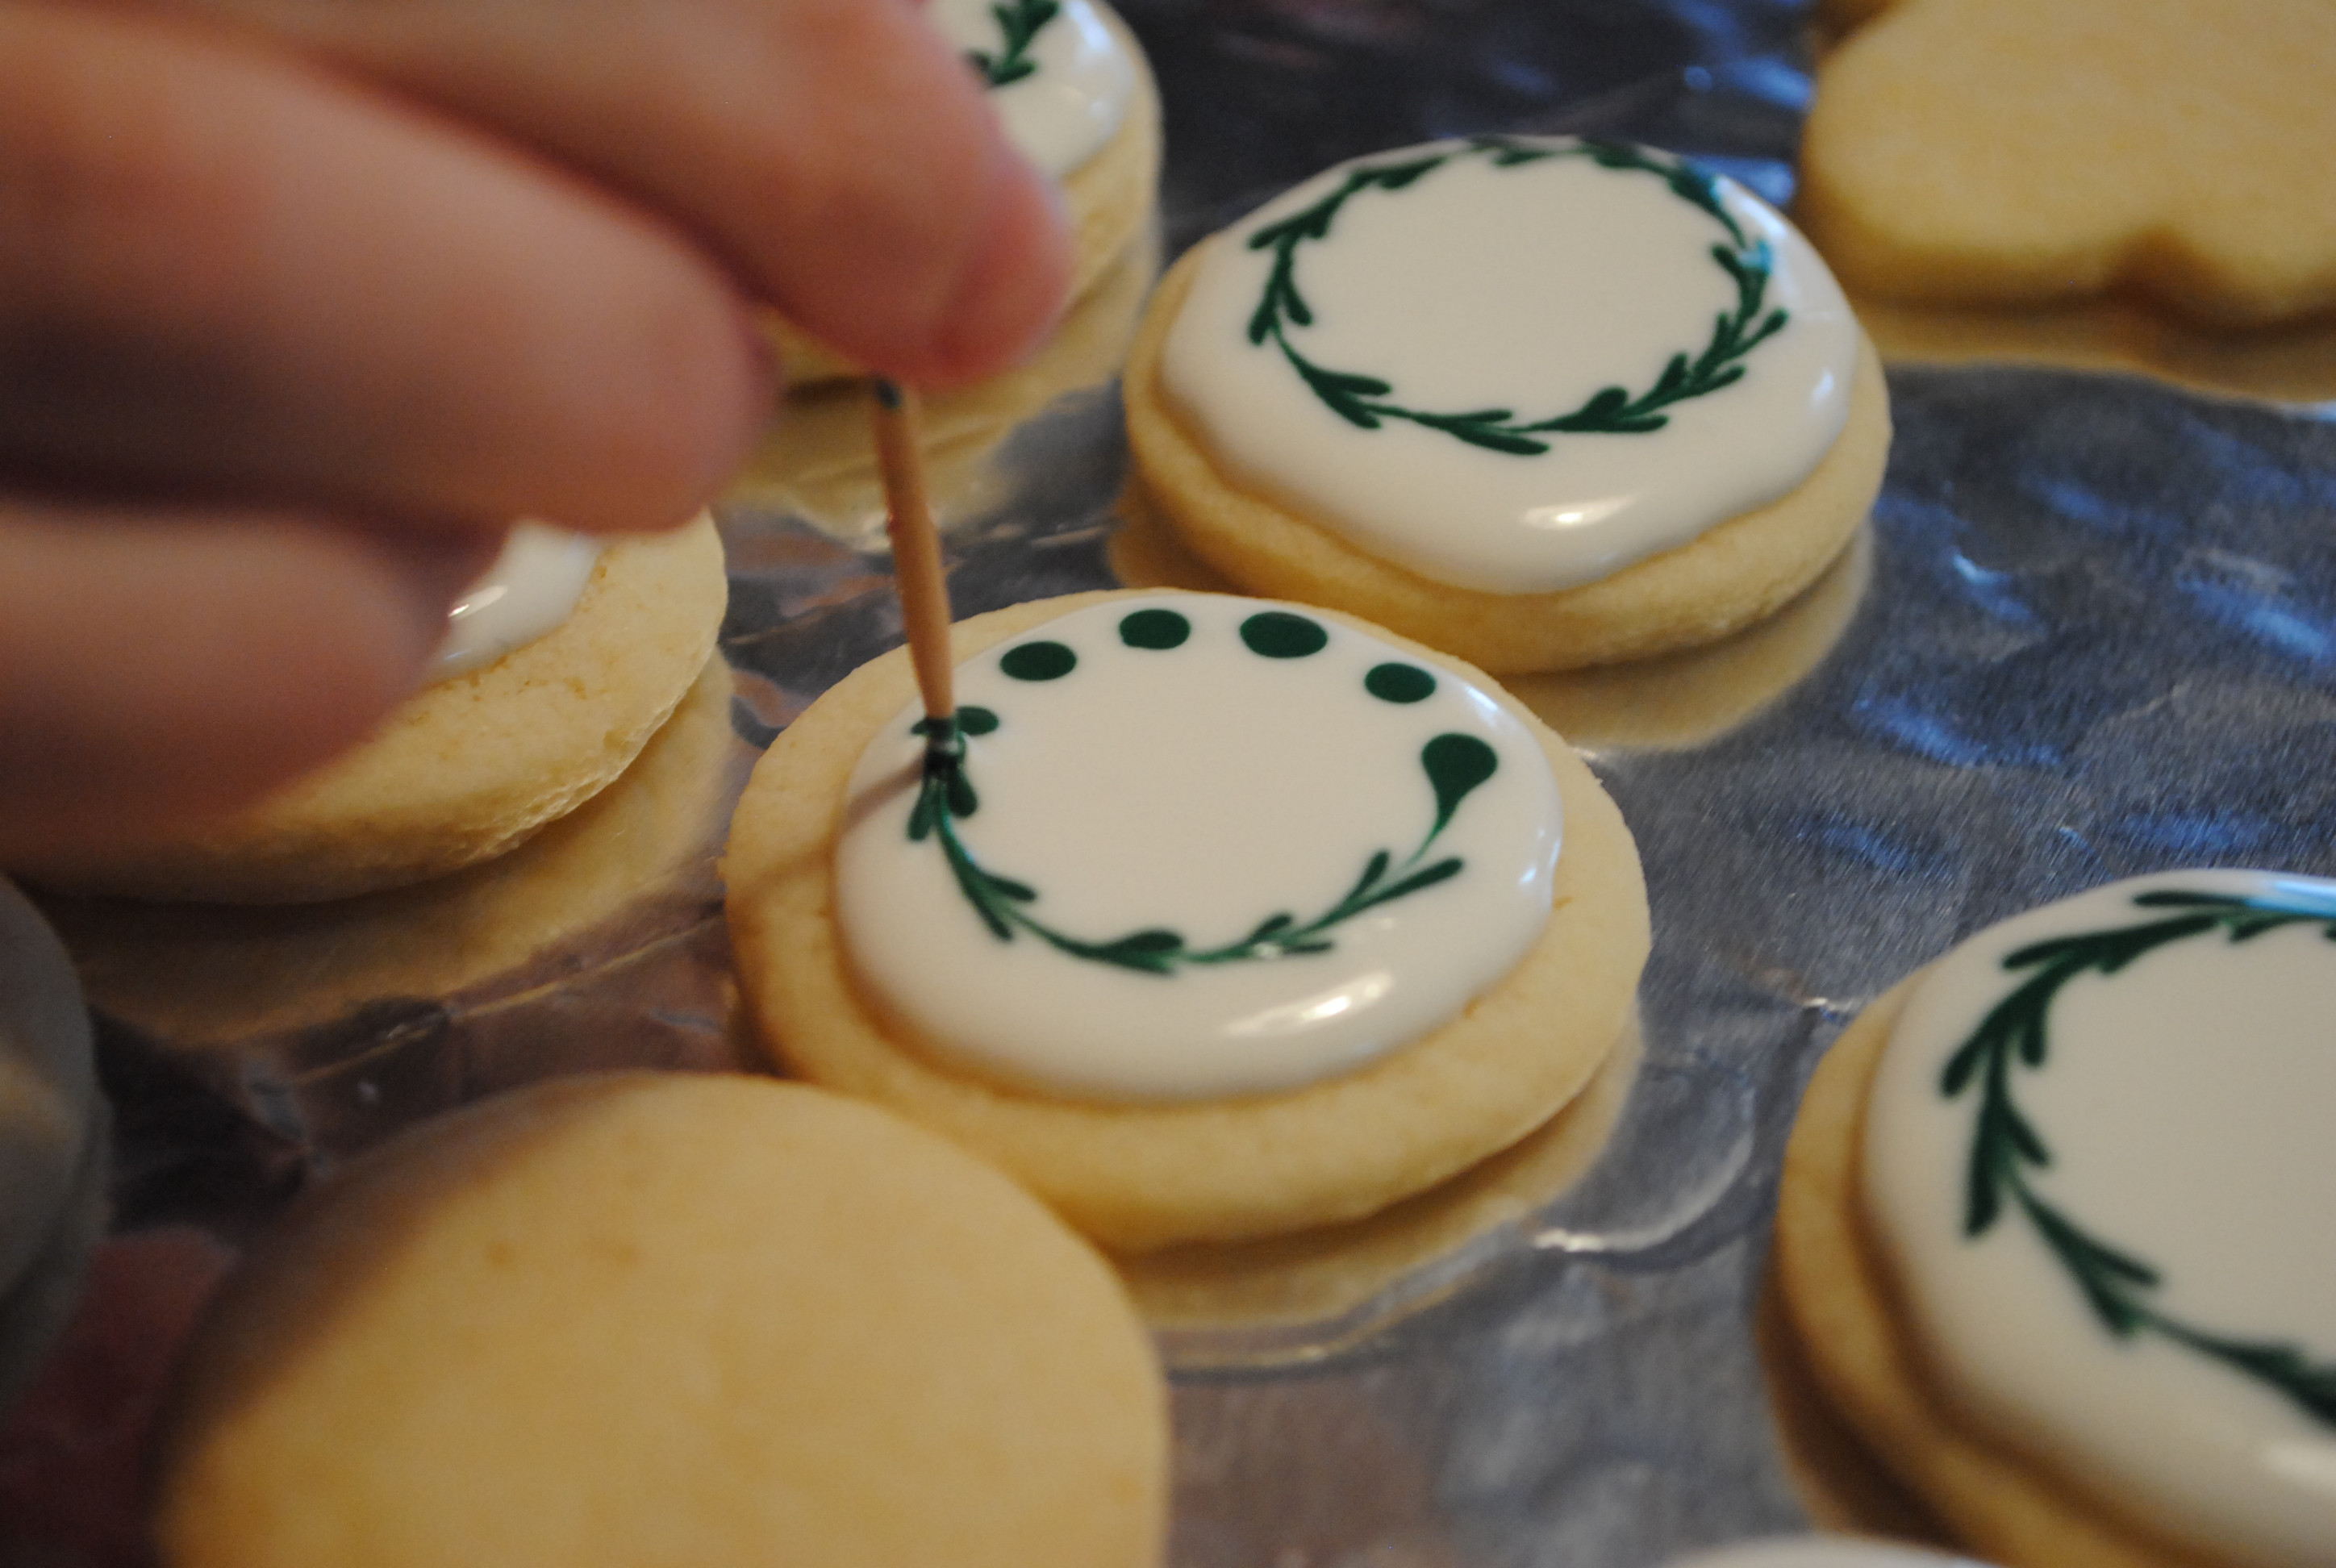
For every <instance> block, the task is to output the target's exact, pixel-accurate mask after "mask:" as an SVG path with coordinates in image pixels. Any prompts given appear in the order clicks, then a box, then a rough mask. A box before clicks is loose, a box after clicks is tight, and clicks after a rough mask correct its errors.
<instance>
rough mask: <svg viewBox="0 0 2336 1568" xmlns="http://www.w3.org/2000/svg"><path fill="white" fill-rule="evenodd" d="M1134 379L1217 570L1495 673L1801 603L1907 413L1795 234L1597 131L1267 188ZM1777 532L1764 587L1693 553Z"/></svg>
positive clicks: (1688, 639)
mask: <svg viewBox="0 0 2336 1568" xmlns="http://www.w3.org/2000/svg"><path fill="white" fill-rule="evenodd" d="M1128 394H1129V404H1130V414H1129V420H1130V430H1131V434H1132V438H1133V440H1134V446H1135V452H1136V456H1137V461H1138V463H1139V467H1140V470H1141V473H1142V478H1143V481H1144V485H1145V487H1146V490H1147V492H1148V494H1149V497H1150V499H1151V500H1152V501H1153V502H1154V503H1156V504H1157V505H1158V506H1159V507H1160V508H1161V510H1162V511H1163V512H1164V513H1165V514H1166V516H1167V518H1168V519H1169V521H1171V522H1172V524H1173V525H1174V526H1175V527H1176V528H1177V529H1178V530H1179V531H1180V532H1181V533H1182V534H1183V536H1184V538H1185V541H1186V542H1187V543H1188V544H1190V545H1191V546H1192V548H1193V549H1194V550H1195V551H1196V553H1199V554H1200V555H1201V556H1202V558H1203V559H1204V560H1207V561H1208V562H1209V563H1210V564H1211V565H1212V566H1215V567H1216V568H1218V570H1222V571H1224V572H1226V573H1227V574H1228V575H1230V576H1231V577H1233V578H1234V579H1236V580H1238V581H1241V582H1242V583H1243V584H1244V585H1246V586H1250V587H1252V588H1256V589H1259V590H1260V591H1271V592H1279V593H1287V594H1290V595H1291V596H1292V597H1297V598H1301V599H1314V600H1316V601H1318V602H1322V603H1327V604H1331V605H1335V606H1337V607H1338V608H1341V609H1349V610H1353V611H1355V612H1356V613H1358V614H1365V615H1369V616H1371V617H1372V618H1375V619H1378V620H1381V621H1383V622H1385V623H1386V624H1387V625H1390V626H1392V627H1393V628H1396V629H1397V630H1399V631H1403V632H1405V633H1406V634H1408V635H1412V636H1416V637H1420V638H1423V639H1425V640H1427V641H1430V642H1431V643H1434V644H1436V646H1439V647H1445V648H1450V649H1452V650H1453V651H1455V652H1456V653H1459V654H1461V655H1462V656H1463V657H1470V658H1473V659H1476V660H1478V661H1479V662H1484V663H1485V664H1487V665H1488V666H1490V667H1494V668H1497V669H1524V668H1543V667H1561V666H1564V665H1572V664H1582V663H1591V662H1602V661H1604V660H1606V659H1611V658H1614V657H1628V656H1631V655H1636V654H1641V653H1649V652H1653V651H1658V650H1660V649H1661V648H1672V647H1680V646H1687V645H1688V644H1690V643H1692V642H1696V641H1707V640H1710V638H1713V637H1715V636H1718V635H1720V634H1721V633H1722V632H1724V631H1726V630H1728V629H1733V628H1734V627H1735V626H1737V625H1741V624H1743V623H1745V622H1746V621H1748V620H1750V619H1753V618H1757V616H1758V615H1761V614H1765V613H1767V611H1768V610H1770V609H1775V608H1776V606H1777V605H1778V604H1780V603H1781V602H1782V601H1783V599H1785V598H1788V597H1790V595H1791V593H1792V592H1795V591H1797V590H1798V589H1799V588H1800V587H1803V586H1806V583H1807V582H1808V581H1809V580H1811V579H1814V577H1815V575H1816V572H1817V571H1818V570H1822V568H1823V566H1824V565H1825V563H1826V562H1827V561H1829V560H1831V559H1832V558H1833V557H1834V555H1835V554H1837V553H1838V552H1839V550H1840V549H1841V547H1842V546H1843V544H1844V543H1845V542H1846V541H1847V539H1848V537H1849V535H1850V533H1851V531H1853V530H1854V527H1855V526H1856V524H1857V522H1858V521H1860V520H1862V518H1863V517H1864V511H1865V508H1866V506H1867V505H1868V504H1869V503H1870V502H1871V500H1872V497H1873V494H1874V489H1875V488H1876V487H1877V486H1878V484H1879V478H1880V465H1881V458H1882V455H1883V451H1884V450H1885V449H1886V444H1887V430H1888V418H1887V413H1886V402H1885V400H1884V399H1883V394H1882V393H1881V389H1880V386H1879V384H1878V376H1877V375H1875V374H1874V370H1873V366H1872V365H1871V360H1870V355H1869V353H1868V351H1867V350H1866V348H1865V346H1864V335H1863V334H1862V333H1861V332H1860V330H1859V328H1858V326H1857V323H1856V321H1855V319H1854V317H1852V316H1851V315H1850V313H1849V308H1848V306H1847V305H1846V304H1845V303H1844V300H1843V298H1842V296H1841V292H1840V290H1839V288H1838V287H1836V286H1835V283H1834V281H1833V278H1832V276H1831V274H1830V273H1828V272H1827V271H1826V270H1825V265H1824V263H1823V262H1822V261H1820V260H1819V259H1818V258H1817V257H1816V255H1815V252H1814V251H1813V250H1811V249H1810V248H1809V247H1808V245H1807V244H1806V241H1804V240H1803V239H1801V238H1800V236H1799V235H1798V234H1797V233H1796V232H1795V231H1794V230H1793V229H1792V228H1791V227H1790V226H1789V225H1788V224H1786V222H1785V221H1784V219H1781V218H1780V217H1778V216H1777V215H1776V213H1775V212H1774V211H1773V210H1772V209H1769V208H1767V206H1766V205H1765V204H1763V203H1761V202H1760V201H1759V200H1757V199H1756V198H1754V197H1752V196H1751V195H1750V194H1749V193H1748V192H1746V191H1744V190H1742V189H1741V188H1739V187H1737V186H1735V185H1733V184H1732V183H1730V182H1728V181H1727V180H1716V179H1714V178H1712V177H1709V176H1707V175H1705V174H1703V173H1701V172H1699V171H1698V170H1695V169H1693V168H1692V167H1691V166H1689V165H1688V164H1685V163H1683V162H1681V161H1678V160H1676V159H1673V158H1670V157H1669V156H1668V155H1667V154H1662V153H1658V152H1654V151H1650V150H1647V149H1642V148H1638V147H1632V146H1628V145H1625V144H1621V143H1614V142H1604V141H1574V140H1566V139H1532V138H1506V137H1503V138H1494V137H1484V138H1478V139H1475V140H1473V141H1448V142H1437V143H1431V144H1429V145H1427V146H1425V147H1418V148H1411V149H1406V150H1404V151H1397V152H1390V153H1382V154H1377V155H1374V156H1372V157H1369V158H1365V159H1358V160H1355V161H1352V162H1349V163H1345V164H1341V165H1339V166H1338V167H1336V168H1334V169H1331V170H1329V171H1327V172H1326V173H1324V174H1322V175H1320V176H1318V177H1317V178H1316V179H1314V180H1309V181H1308V182H1306V183H1305V184H1303V185H1300V186H1299V187H1298V188H1297V189H1296V190H1291V191H1290V192H1289V193H1287V194H1286V195H1284V196H1282V197H1281V198H1280V199H1278V200H1275V201H1273V202H1271V203H1269V204H1268V205H1267V206H1266V207H1265V208H1263V209H1260V211H1258V212H1257V213H1255V214H1253V215H1252V216H1251V217H1250V218H1248V219H1243V220H1242V221H1241V223H1239V224H1237V225H1235V226H1234V227H1233V228H1232V229H1229V230H1227V231H1225V232H1224V233H1222V234H1220V235H1218V236H1217V237H1215V238H1214V239H1211V240H1210V241H1208V242H1207V243H1206V244H1205V245H1203V246H1202V247H1201V248H1199V249H1198V250H1197V251H1196V252H1195V253H1194V255H1193V256H1192V257H1191V258H1187V260H1186V261H1185V262H1183V263H1182V264H1180V266H1179V267H1178V268H1177V270H1176V273H1175V274H1173V275H1172V278H1171V279H1170V280H1169V282H1168V284H1166V285H1163V289H1162V292H1161V296H1160V297H1159V298H1158V299H1157V300H1156V301H1155V304H1154V307H1153V316H1152V319H1151V321H1150V322H1149V323H1148V324H1147V329H1146V332H1145V334H1144V338H1143V339H1142V340H1141V341H1140V343H1139V346H1138V349H1137V352H1136V355H1135V356H1134V361H1133V362H1132V364H1131V367H1130V372H1129V376H1128ZM1755 520H1758V524H1759V525H1758V526H1756V527H1753V528H1751V529H1750V530H1749V531H1751V532H1753V533H1755V534H1757V536H1758V538H1757V541H1756V542H1757V546H1758V549H1757V552H1756V565H1755V567H1754V570H1752V571H1750V572H1749V573H1748V574H1747V573H1745V572H1743V571H1741V570H1737V568H1740V567H1741V565H1742V564H1743V563H1742V562H1740V561H1731V568H1730V570H1728V572H1726V573H1722V574H1719V576H1718V578H1717V579H1711V578H1709V575H1708V573H1707V572H1706V571H1704V570H1698V568H1697V567H1696V566H1695V565H1694V564H1693V561H1692V558H1693V557H1695V556H1696V555H1697V553H1698V550H1702V549H1703V547H1705V546H1707V545H1718V549H1717V550H1709V551H1706V552H1705V553H1707V554H1708V555H1711V556H1713V557H1715V558H1717V557H1720V556H1732V555H1733V554H1734V550H1733V548H1732V547H1731V546H1730V545H1728V543H1726V542H1723V536H1726V535H1728V534H1730V532H1731V531H1733V532H1735V533H1742V532H1745V531H1747V529H1746V528H1745V527H1743V526H1740V525H1745V524H1748V523H1753V522H1754V521H1755ZM1732 525H1734V526H1732ZM1761 555H1765V556H1766V557H1767V559H1768V560H1769V562H1770V563H1771V564H1769V565H1767V566H1766V567H1762V566H1759V565H1757V556H1761ZM1713 564H1716V560H1715V561H1714V562H1713ZM1634 569H1635V575H1634ZM1672 579H1676V580H1672ZM1309 589H1310V590H1311V591H1309ZM1607 601H1611V602H1607Z"/></svg>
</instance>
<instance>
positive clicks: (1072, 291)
mask: <svg viewBox="0 0 2336 1568" xmlns="http://www.w3.org/2000/svg"><path fill="white" fill-rule="evenodd" d="M931 9H932V15H933V18H934V20H935V21H936V23H938V24H939V25H940V26H941V28H942V30H943V31H944V32H946V33H948V34H949V36H950V37H951V38H952V39H954V40H956V41H957V42H958V43H959V44H960V45H961V46H962V47H964V48H965V49H966V50H967V51H968V54H969V55H971V54H980V55H982V56H985V57H986V59H985V60H983V61H978V62H969V63H974V65H975V68H976V70H977V71H978V73H981V74H982V76H983V79H984V80H985V81H986V82H988V83H991V85H990V88H989V91H990V94H991V102H992V103H993V104H994V105H995V106H996V107H997V108H998V111H999V115H1000V118H1001V119H1002V120H1003V122H1004V123H1005V127H1006V131H1007V139H1008V140H1009V141H1012V142H1013V143H1014V145H1015V147H1016V148H1017V150H1018V151H1020V152H1021V153H1022V154H1023V156H1025V157H1026V158H1028V159H1029V160H1030V161H1032V162H1033V163H1035V164H1037V166H1038V168H1039V169H1040V170H1041V171H1043V172H1046V173H1048V174H1051V175H1053V176H1054V177H1055V179H1056V180H1057V182H1058V183H1059V184H1060V186H1061V189H1062V195H1063V211H1064V215H1065V217H1066V219H1067V220H1068V221H1069V224H1070V229H1071V278H1070V287H1069V289H1068V291H1067V294H1066V300H1067V304H1066V314H1068V311H1069V308H1070V307H1075V306H1076V305H1077V304H1078V303H1079V302H1080V301H1083V300H1085V298H1086V297H1087V296H1088V295H1089V294H1091V293H1093V292H1094V291H1095V289H1096V288H1097V287H1099V286H1100V285H1101V284H1102V283H1103V282H1104V281H1105V278H1107V276H1108V275H1109V274H1110V273H1111V271H1112V269H1113V268H1114V265H1115V264H1117V263H1118V262H1120V261H1121V260H1122V259H1123V258H1125V257H1127V256H1128V254H1129V253H1130V252H1131V251H1133V250H1134V249H1135V248H1136V247H1137V245H1138V244H1139V242H1141V241H1142V240H1143V239H1144V236H1145V234H1146V232H1147V230H1148V229H1150V227H1151V224H1152V218H1153V209H1154V208H1155V207H1156V206H1157V199H1158V194H1159V188H1160V151H1161V142H1160V93H1159V89H1158V87H1157V86H1156V85H1155V84H1154V83H1153V79H1152V68H1151V66H1150V64H1149V63H1146V61H1145V60H1144V46H1143V45H1142V44H1139V43H1137V42H1136V39H1135V34H1133V33H1131V32H1129V31H1128V28H1127V24H1125V23H1124V22H1122V21H1121V20H1120V19H1119V16H1118V15H1117V13H1115V12H1114V11H1113V10H1112V9H1111V8H1110V7H1109V6H1108V5H1104V4H1103V3H1102V0H1063V3H1062V4H1059V5H1057V4H1056V3H1055V0H1044V3H1043V4H1039V3H1034V0H1009V4H1007V5H990V4H989V3H988V0H934V4H933V5H932V8H931ZM1034 22H1035V31H1033V30H1032V24H1033V23H1034ZM1009 30H1010V32H1009ZM1017 38H1022V39H1027V43H1026V44H1022V45H1020V46H1017V44H1016V42H1015V40H1016V39H1017ZM1098 56H1109V57H1112V58H1114V59H1115V60H1116V61H1118V62H1119V63H1121V64H1123V65H1124V74H1119V75H1115V76H1114V78H1113V79H1111V80H1107V81H1106V82H1105V83H1099V84H1097V86H1095V87H1087V86H1085V85H1082V86H1077V87H1068V88H1066V87H1065V86H1063V85H1062V80H1063V79H1064V78H1065V77H1066V76H1067V75H1068V74H1069V73H1071V72H1072V71H1073V70H1074V69H1076V68H1077V67H1078V65H1080V64H1082V63H1084V64H1086V65H1089V66H1092V65H1093V64H1094V63H1095V60H1096V58H1097V57H1098ZM1026 67H1027V69H1026ZM1000 75H1005V76H1007V80H1004V81H998V80H997V78H998V77H999V76H1000ZM1114 88H1115V90H1116V92H1117V93H1118V94H1119V96H1118V97H1117V99H1116V102H1117V103H1118V105H1119V113H1118V116H1117V119H1116V122H1115V123H1114V128H1113V129H1112V131H1110V133H1109V134H1108V136H1106V137H1105V138H1104V140H1103V141H1101V142H1100V143H1099V144H1093V145H1091V139H1090V138H1089V137H1088V136H1087V135H1085V134H1084V133H1083V132H1084V131H1085V130H1086V128H1088V127H1091V126H1092V125H1093V124H1094V123H1095V120H1096V115H1097V112H1098V109H1097V96H1098V93H1099V92H1108V91H1111V90H1113V89H1114ZM770 330H771V335H772V338H773V341H774V344H775V345H776V346H777V348H778V351H779V362H780V364H781V365H784V367H785V370H786V375H787V380H788V381H789V382H790V383H792V384H793V385H797V386H809V385H816V384H818V383H820V382H825V381H838V380H842V379H846V378H848V377H851V376H855V375H860V374H861V372H860V368H859V367H858V366H857V365H853V364H852V362H851V361H849V360H848V359H845V358H844V357H843V356H842V355H839V354H837V353H835V352H834V351H833V350H832V349H829V348H828V347H826V346H824V345H822V344H821V343H820V342H819V341H818V340H817V339H815V338H813V337H811V336H807V335H806V334H804V333H803V332H802V331H800V330H798V329H797V328H796V327H794V326H792V325H790V324H788V323H787V322H785V321H783V320H780V319H778V318H776V317H773V318H772V320H771V326H770Z"/></svg>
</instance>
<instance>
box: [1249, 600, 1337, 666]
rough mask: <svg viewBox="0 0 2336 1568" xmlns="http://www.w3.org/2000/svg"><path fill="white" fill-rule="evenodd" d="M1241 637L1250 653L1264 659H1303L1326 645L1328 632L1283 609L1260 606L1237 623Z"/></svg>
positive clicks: (1313, 622) (1310, 621) (1328, 638)
mask: <svg viewBox="0 0 2336 1568" xmlns="http://www.w3.org/2000/svg"><path fill="white" fill-rule="evenodd" d="M1241 641H1243V642H1245V643H1247V644H1248V645H1249V650H1250V652H1251V653H1253V654H1258V655H1260V656H1261V657H1266V658H1304V657H1306V656H1307V655H1308V654H1312V653H1320V652H1321V651H1322V650H1323V649H1324V648H1327V647H1329V643H1330V634H1329V632H1327V631H1324V630H1323V629H1322V626H1321V623H1320V622H1319V621H1312V620H1309V619H1307V618H1305V617H1304V616H1302V615H1292V614H1290V612H1289V611H1288V610H1286V609H1261V610H1260V611H1258V612H1257V613H1256V614H1255V615H1253V616H1251V617H1250V618H1248V619H1247V620H1245V621H1243V622H1241Z"/></svg>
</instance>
